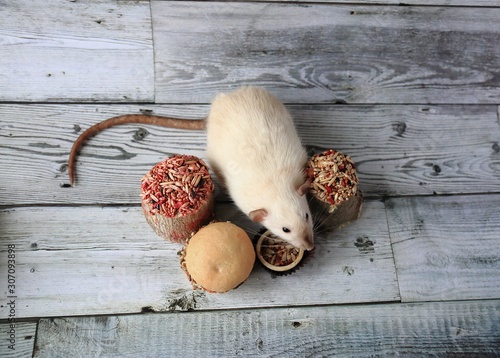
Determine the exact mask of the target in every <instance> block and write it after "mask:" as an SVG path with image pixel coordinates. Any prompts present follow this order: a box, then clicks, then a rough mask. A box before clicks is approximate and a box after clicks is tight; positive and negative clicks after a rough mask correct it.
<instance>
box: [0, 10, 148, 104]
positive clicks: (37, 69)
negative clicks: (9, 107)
mask: <svg viewBox="0 0 500 358" xmlns="http://www.w3.org/2000/svg"><path fill="white" fill-rule="evenodd" d="M0 18H1V19H2V21H0V53H1V54H2V55H1V56H0V69H1V74H0V101H21V102H32V101H49V102H61V101H65V102H66V101H67V102H71V101H77V102H84V101H85V102H96V101H113V102H130V101H134V102H140V101H149V102H151V101H153V100H154V66H153V62H154V60H153V41H152V34H151V26H152V25H151V13H150V7H149V2H148V1H102V0H101V1H95V0H79V1H67V0H56V1H51V2H50V5H48V4H47V2H44V1H3V2H2V4H1V6H0Z"/></svg>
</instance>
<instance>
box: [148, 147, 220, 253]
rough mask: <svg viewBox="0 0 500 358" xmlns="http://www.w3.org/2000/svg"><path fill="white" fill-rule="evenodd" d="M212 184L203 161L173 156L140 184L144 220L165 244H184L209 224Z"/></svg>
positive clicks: (160, 164) (186, 156)
mask: <svg viewBox="0 0 500 358" xmlns="http://www.w3.org/2000/svg"><path fill="white" fill-rule="evenodd" d="M213 191H214V183H213V181H212V179H211V177H210V173H209V171H208V167H207V165H206V164H205V163H204V162H203V160H201V159H199V158H197V157H195V156H190V155H174V156H171V157H169V158H167V159H165V160H164V161H162V162H160V163H158V164H156V165H155V166H154V167H153V168H151V170H150V171H149V172H148V173H147V174H146V175H145V176H144V177H143V178H142V180H141V193H142V195H141V197H142V200H141V203H142V209H143V212H144V216H145V217H146V220H147V222H148V223H149V225H150V226H151V227H152V228H153V230H154V231H155V232H156V234H158V235H159V236H161V237H162V238H164V239H165V240H167V241H171V242H175V243H185V242H186V240H187V239H188V238H189V237H190V236H191V234H192V233H194V232H196V231H198V229H199V228H200V227H202V226H203V225H205V224H207V223H208V222H210V220H212V218H213V213H214V203H215V201H214V196H213Z"/></svg>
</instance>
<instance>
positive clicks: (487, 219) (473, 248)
mask: <svg viewBox="0 0 500 358" xmlns="http://www.w3.org/2000/svg"><path fill="white" fill-rule="evenodd" d="M386 204H387V215H388V222H389V229H390V235H391V241H392V248H393V251H394V258H395V260H396V268H397V273H398V282H399V287H400V290H401V299H402V300H403V301H406V302H409V301H411V302H413V301H429V300H463V299H485V298H500V285H499V283H500V216H499V215H498V208H499V207H500V195H498V194H496V195H477V196H459V197H457V196H451V197H415V198H400V199H390V200H388V201H387V202H386Z"/></svg>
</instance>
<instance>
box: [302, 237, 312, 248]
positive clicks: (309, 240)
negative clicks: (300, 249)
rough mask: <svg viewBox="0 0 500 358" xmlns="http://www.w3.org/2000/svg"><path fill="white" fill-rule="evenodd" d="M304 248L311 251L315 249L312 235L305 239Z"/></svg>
mask: <svg viewBox="0 0 500 358" xmlns="http://www.w3.org/2000/svg"><path fill="white" fill-rule="evenodd" d="M303 246H304V250H307V251H311V250H312V249H314V238H312V237H306V239H305V241H304V245H303Z"/></svg>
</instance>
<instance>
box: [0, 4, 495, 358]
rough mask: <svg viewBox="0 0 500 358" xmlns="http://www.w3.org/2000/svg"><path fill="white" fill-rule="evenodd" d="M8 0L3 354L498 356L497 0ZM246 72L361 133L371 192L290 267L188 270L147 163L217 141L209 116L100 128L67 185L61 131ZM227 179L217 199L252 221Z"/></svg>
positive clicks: (3, 100) (225, 83)
mask: <svg viewBox="0 0 500 358" xmlns="http://www.w3.org/2000/svg"><path fill="white" fill-rule="evenodd" d="M402 5H407V6H402ZM0 17H1V18H2V21H0V53H1V54H2V55H1V56H0V169H1V170H0V356H1V357H32V356H34V357H96V356H97V357H123V356H134V357H139V356H140V357H180V356H182V357H197V356H211V357H233V356H240V355H245V356H259V357H260V356H262V357H329V356H345V357H352V356H359V357H373V356H405V357H406V356H415V357H420V356H460V357H463V356H467V357H499V356H500V212H499V207H500V108H499V105H500V21H499V19H500V3H499V2H498V1H496V0H480V1H479V0H478V1H471V0H440V1H429V0H408V1H404V4H401V2H400V1H393V0H380V1H379V0H377V1H375V0H373V1H372V0H346V1H335V0H325V1H283V2H282V1H221V2H217V1H215V2H196V1H166V0H165V1H161V0H151V1H146V0H138V1H118V0H99V1H94V0H79V1H66V0H56V1H52V2H50V3H49V4H47V2H45V1H42V0H33V1H30V2H6V3H2V6H1V7H0ZM247 84H251V85H259V86H262V87H264V88H266V89H268V90H269V91H271V92H273V93H274V94H276V96H278V97H279V98H280V99H281V100H282V101H284V102H285V103H286V105H287V107H288V108H289V109H290V112H291V113H292V115H293V117H294V119H295V122H296V125H297V129H298V132H299V135H300V137H301V139H302V141H303V143H304V144H307V145H313V146H320V147H324V148H335V149H338V150H342V151H344V152H345V153H347V154H349V155H351V156H352V158H353V159H354V161H355V162H356V163H357V165H358V172H359V177H360V187H361V189H362V190H363V192H364V194H365V202H364V204H363V211H362V214H361V217H360V219H359V220H358V221H356V222H354V223H352V224H350V225H349V226H347V227H345V228H344V229H341V230H337V231H335V232H333V233H330V234H328V235H326V234H320V235H318V237H317V238H316V243H317V244H316V250H315V253H314V256H312V257H310V258H309V259H308V261H307V262H306V263H305V265H304V266H303V267H301V268H300V269H299V270H298V271H297V272H295V273H293V274H292V275H289V276H284V277H276V276H273V275H271V274H270V273H269V272H268V271H266V270H264V269H263V268H262V267H261V266H260V265H258V264H257V265H256V266H255V268H254V270H253V271H252V273H251V275H250V277H249V279H248V280H247V281H246V282H245V283H244V284H243V285H242V286H241V287H239V288H238V289H237V290H234V291H231V292H229V293H226V294H209V293H205V292H200V291H193V290H192V288H191V286H190V284H189V282H188V281H187V279H186V277H185V275H184V273H183V272H182V271H181V269H180V267H179V258H178V254H177V252H178V251H179V250H180V248H181V247H180V246H179V245H176V244H171V243H167V242H165V241H163V240H162V239H160V238H159V237H157V236H156V235H155V234H154V233H153V231H152V230H151V229H150V227H149V226H148V224H147V223H146V221H145V219H144V217H143V214H142V211H141V207H140V201H139V200H140V196H139V195H140V186H139V181H140V178H141V177H142V176H143V175H144V174H145V173H146V172H147V171H148V170H149V169H150V168H151V166H153V165H154V164H156V163H157V162H159V161H161V160H163V159H164V158H165V157H167V156H169V155H171V154H173V153H186V154H192V155H197V156H199V157H201V158H205V153H204V147H205V142H206V137H205V134H204V133H203V132H202V131H200V132H185V131H180V130H170V129H167V128H158V127H154V126H143V125H124V126H120V127H115V128H112V129H109V130H106V131H105V132H103V133H100V134H99V135H97V136H96V137H94V138H92V139H91V140H90V141H88V143H87V145H86V146H85V147H84V148H83V149H82V151H81V155H80V157H79V159H78V164H77V173H78V178H77V184H76V185H75V186H74V187H70V186H69V185H68V183H69V181H68V174H67V165H66V163H67V159H68V154H69V150H70V148H71V145H72V143H73V141H74V140H75V139H76V138H77V136H78V135H79V134H80V133H81V131H82V130H85V129H86V128H88V127H89V126H90V125H92V124H94V123H97V122H99V121H101V120H104V119H106V118H109V117H112V116H116V115H120V114H126V113H140V112H141V111H145V110H146V111H153V112H154V113H155V114H164V115H171V116H177V117H184V118H192V119H196V118H202V117H204V116H205V115H206V114H207V113H208V109H209V103H210V101H211V99H212V98H213V97H214V96H215V95H216V94H217V93H218V92H223V91H229V90H232V89H234V88H237V87H238V86H240V85H247ZM217 194H218V196H217V197H218V199H219V201H218V203H217V217H218V218H220V219H223V220H230V221H234V222H236V223H238V224H239V225H241V226H242V227H244V228H245V229H246V230H247V231H248V232H249V233H250V234H251V235H252V234H253V233H254V232H255V231H256V230H258V229H259V227H258V226H255V225H254V224H252V223H251V222H249V220H248V219H246V218H245V217H244V215H242V214H241V213H239V212H238V211H237V210H236V208H235V207H234V205H233V204H232V203H231V202H229V201H228V198H227V196H225V195H224V194H223V193H222V192H221V191H220V190H219V188H217ZM9 249H10V251H9ZM13 250H14V251H13ZM9 255H10V257H9ZM9 260H11V261H9ZM9 264H10V265H9ZM9 274H10V275H11V276H9Z"/></svg>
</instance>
